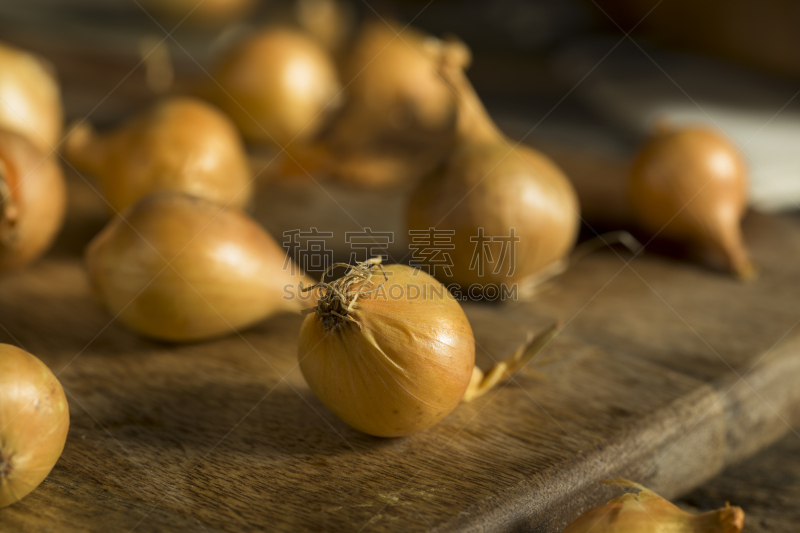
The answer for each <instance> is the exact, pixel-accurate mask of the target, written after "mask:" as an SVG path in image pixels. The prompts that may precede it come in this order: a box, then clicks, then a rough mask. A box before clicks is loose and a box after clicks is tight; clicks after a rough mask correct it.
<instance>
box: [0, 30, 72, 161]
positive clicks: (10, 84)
mask: <svg viewBox="0 0 800 533" xmlns="http://www.w3.org/2000/svg"><path fill="white" fill-rule="evenodd" d="M63 122H64V111H63V109H62V106H61V90H60V88H59V86H58V81H57V80H56V77H55V74H54V73H53V68H52V66H51V65H50V64H49V63H46V62H45V61H43V60H42V59H41V58H39V57H37V56H35V55H33V54H30V53H28V52H26V51H24V50H20V49H18V48H14V47H12V46H9V45H7V44H3V43H0V128H2V129H6V130H11V131H15V132H17V133H19V134H21V135H23V136H24V137H26V138H27V139H28V140H29V141H30V142H32V143H33V144H34V145H35V146H36V147H37V148H38V149H39V150H40V151H41V152H42V153H43V154H49V153H50V152H51V151H52V150H55V149H56V148H57V147H58V145H59V144H60V143H61V130H62V127H63Z"/></svg>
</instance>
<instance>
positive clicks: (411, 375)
mask: <svg viewBox="0 0 800 533" xmlns="http://www.w3.org/2000/svg"><path fill="white" fill-rule="evenodd" d="M377 266H378V265H377V264H376V263H369V262H368V263H361V264H359V265H356V266H354V267H350V268H349V269H348V271H347V273H346V274H345V276H344V277H342V278H340V279H338V280H336V281H333V282H330V283H325V282H324V281H325V279H324V278H323V283H321V284H320V286H319V287H321V290H322V292H323V293H324V294H323V296H321V298H320V301H319V304H318V306H317V307H316V308H314V309H313V310H309V311H311V312H310V313H309V314H308V316H307V317H306V319H305V321H304V322H303V325H302V327H301V330H300V344H299V348H298V350H299V351H298V354H299V359H300V369H301V370H302V372H303V376H305V378H306V381H307V382H308V385H309V387H310V388H311V390H312V391H314V393H315V394H316V395H317V396H318V397H319V398H320V399H321V400H322V402H323V403H324V404H325V405H326V406H328V408H329V409H330V410H331V411H333V412H334V413H335V414H336V415H337V416H338V417H339V418H341V419H342V420H344V421H345V422H347V423H348V424H350V425H351V426H353V427H354V428H356V429H358V430H360V431H363V432H365V433H368V434H370V435H375V436H380V437H397V436H401V435H408V434H410V433H415V432H417V431H420V430H423V429H425V428H427V427H430V426H432V425H434V424H435V423H436V422H438V421H439V420H441V419H442V418H444V417H445V416H447V415H448V414H449V413H450V412H451V411H452V410H453V409H455V407H456V406H457V405H458V403H459V402H460V401H461V399H462V397H463V396H464V393H465V391H466V390H467V387H468V386H469V384H470V380H471V378H472V375H473V368H474V366H475V344H474V338H473V336H472V328H471V327H470V325H469V321H468V320H467V317H466V315H465V314H464V311H463V310H462V309H461V306H460V305H459V303H458V301H456V300H455V299H454V298H453V296H452V295H450V293H449V292H448V291H447V289H446V288H445V287H444V285H442V284H441V283H439V282H438V281H436V280H435V279H434V278H432V277H431V276H429V275H427V274H425V273H424V272H420V271H414V270H413V269H412V268H410V267H408V266H405V265H387V266H386V267H385V276H386V277H385V278H384V272H382V271H379V270H378V269H377ZM386 279H388V281H386V282H385V283H383V282H384V281H385V280H386Z"/></svg>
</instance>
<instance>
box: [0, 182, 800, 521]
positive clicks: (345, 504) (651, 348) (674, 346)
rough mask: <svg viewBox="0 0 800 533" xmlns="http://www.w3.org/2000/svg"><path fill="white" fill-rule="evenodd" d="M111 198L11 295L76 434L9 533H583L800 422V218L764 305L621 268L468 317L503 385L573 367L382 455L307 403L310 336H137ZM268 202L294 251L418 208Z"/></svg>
mask: <svg viewBox="0 0 800 533" xmlns="http://www.w3.org/2000/svg"><path fill="white" fill-rule="evenodd" d="M89 183H90V182H87V181H84V180H82V179H80V178H79V177H76V176H74V175H72V176H71V179H70V194H71V207H72V209H71V210H70V213H71V215H70V218H69V220H68V223H67V226H66V228H65V230H64V232H63V234H62V236H61V238H60V240H59V242H58V244H57V245H56V247H55V248H54V250H53V251H52V252H51V254H50V255H49V256H48V257H47V258H46V259H45V260H43V261H42V262H40V263H38V264H36V265H35V266H33V267H31V268H29V269H27V270H24V271H20V272H18V273H14V274H12V275H8V276H6V277H4V278H3V279H2V280H0V324H2V333H0V340H2V341H4V342H11V343H14V344H18V345H20V346H23V347H25V348H26V349H28V350H29V351H31V352H33V353H35V354H36V355H38V356H39V357H41V358H42V360H44V361H45V362H46V363H47V364H48V365H49V366H50V367H51V368H52V369H53V370H54V371H55V372H57V373H58V375H59V378H60V379H61V381H62V383H63V385H64V388H65V391H66V392H67V396H68V399H69V401H70V413H71V416H72V427H71V430H70V434H69V438H68V441H67V445H66V448H65V451H64V455H63V456H62V458H61V460H60V461H59V463H58V465H57V467H56V468H55V470H54V471H53V473H52V475H51V476H50V477H49V478H48V480H47V481H45V483H44V484H43V485H42V486H41V487H40V488H39V489H38V490H37V491H35V492H34V493H33V494H32V495H30V496H29V497H28V498H26V499H24V500H23V501H22V502H20V503H19V504H16V505H14V506H12V507H10V508H7V509H4V510H2V511H0V524H2V525H3V527H4V528H5V529H9V530H14V531H46V530H53V529H57V530H62V531H70V530H74V531H85V530H88V531H130V530H135V531H162V530H174V531H198V530H201V531H202V530H208V531H257V530H263V529H264V528H269V529H274V530H286V531H297V530H308V531H312V530H328V531H339V530H350V531H358V530H362V529H363V530H364V531H397V530H401V529H402V530H408V531H422V530H429V529H437V530H441V531H461V530H505V531H511V530H529V531H560V530H561V528H563V526H564V525H565V524H566V523H568V522H569V521H570V520H572V519H574V518H575V517H576V516H577V515H578V514H579V513H580V512H582V511H583V510H585V509H586V508H587V507H588V506H591V505H595V504H597V503H600V502H602V501H604V500H606V499H608V498H609V497H610V496H612V495H613V493H614V491H613V490H612V489H608V488H600V487H599V486H598V485H597V481H598V480H600V479H604V478H608V477H616V476H626V477H630V478H632V479H635V480H637V481H640V482H642V483H644V484H646V485H648V486H650V487H652V488H653V489H654V490H657V491H659V492H661V493H662V494H664V495H665V496H666V497H674V496H676V495H679V494H681V493H684V492H686V491H688V490H689V489H691V488H693V487H695V486H697V485H698V484H700V483H701V482H703V481H705V480H707V479H709V478H710V477H712V476H713V475H715V474H716V473H717V472H719V471H720V470H721V469H722V468H724V467H725V465H727V464H729V463H730V462H732V461H737V460H740V459H742V458H744V457H746V456H748V455H750V454H752V453H754V452H755V451H757V450H758V449H760V448H761V447H763V446H764V445H766V444H768V443H770V442H772V441H774V440H776V439H777V438H778V437H780V436H781V435H783V434H784V433H785V432H786V431H788V427H789V425H791V424H796V423H797V422H798V420H800V407H798V406H800V402H799V401H798V400H800V398H799V397H798V396H800V391H799V390H798V389H797V387H796V383H797V379H798V377H800V357H799V356H798V351H799V350H800V336H798V335H796V331H795V330H794V329H793V327H794V326H795V324H796V322H797V320H798V318H800V294H798V293H800V286H798V284H797V277H796V273H795V267H794V265H793V264H791V262H788V261H786V260H785V258H786V257H791V256H795V257H796V256H797V254H798V252H800V250H799V248H800V224H798V222H797V220H796V219H793V218H788V217H787V218H773V217H764V216H755V215H754V216H751V217H750V218H749V219H748V220H747V223H746V225H745V230H746V236H747V240H748V242H749V243H750V244H751V245H752V247H753V250H754V255H755V258H756V260H757V261H758V262H759V264H760V265H761V268H762V276H761V278H760V279H759V280H757V281H755V282H753V283H751V284H741V283H738V282H736V281H734V280H733V279H731V278H729V277H727V276H725V275H722V274H719V273H716V272H712V271H707V270H705V269H703V268H701V267H696V266H692V265H688V264H681V263H677V262H673V261H670V260H668V259H665V258H662V257H650V256H644V257H641V258H636V259H634V260H633V261H632V262H631V263H630V264H628V265H626V261H628V260H630V259H631V256H630V255H629V254H626V253H623V252H620V253H619V255H617V253H615V252H610V251H606V252H598V253H596V254H594V255H591V256H588V257H586V258H584V259H583V260H581V261H580V262H578V263H576V264H574V265H573V266H572V267H571V268H570V269H569V271H568V272H567V273H566V274H565V275H563V276H562V277H561V278H559V279H557V280H556V281H555V282H554V283H552V284H551V285H550V286H549V287H548V288H547V289H546V290H544V291H543V292H541V293H539V294H538V295H537V296H536V297H535V299H534V300H533V301H529V302H516V303H511V304H505V305H490V304H483V305H482V304H479V303H472V304H467V305H466V306H465V307H466V310H467V313H468V316H469V318H470V321H471V322H472V324H473V327H474V329H475V332H476V340H477V344H478V356H479V358H478V362H479V364H480V365H481V366H482V367H484V368H485V367H487V366H488V365H490V364H491V362H492V360H497V359H499V358H501V357H503V356H505V355H507V354H508V353H510V352H511V351H512V350H513V348H514V347H515V346H516V345H517V344H518V343H519V342H521V341H522V340H523V339H524V338H525V335H526V333H527V332H528V331H532V330H533V331H535V330H536V329H538V328H541V327H543V326H545V325H547V324H548V323H550V322H551V321H552V320H554V319H556V318H561V319H562V320H564V321H565V327H564V329H563V331H562V332H561V333H560V335H559V336H558V337H557V338H556V340H555V341H554V343H553V344H552V345H551V346H550V347H549V348H548V349H547V351H546V352H545V353H544V354H543V356H542V357H543V360H545V359H547V360H553V361H552V362H549V363H548V364H546V365H542V364H541V363H540V364H539V365H537V364H536V363H534V364H533V367H532V368H530V369H526V370H524V371H523V372H521V373H520V374H519V375H518V376H517V377H516V378H515V379H514V380H512V381H510V382H509V383H508V384H507V385H506V386H504V387H502V388H499V389H498V390H496V391H495V392H493V393H491V394H489V395H488V396H487V397H484V398H481V399H479V400H477V401H475V402H473V403H471V404H466V405H462V406H460V407H459V408H458V409H456V411H455V412H454V413H452V414H451V415H450V416H448V417H447V418H446V419H445V420H444V421H443V422H442V423H440V424H439V425H437V426H435V427H434V428H432V429H430V430H428V431H425V432H423V433H420V434H417V435H413V436H410V437H407V438H401V439H377V438H372V437H368V436H366V435H363V434H360V433H358V432H357V431H354V430H352V429H350V428H349V427H347V426H346V425H345V424H343V423H342V422H340V421H339V420H338V419H336V418H335V417H334V416H333V415H332V414H331V413H330V412H328V411H327V410H326V409H325V407H324V406H323V405H322V404H321V403H320V402H319V401H318V400H317V399H316V398H315V397H314V395H313V394H312V393H311V392H310V391H309V390H308V389H307V387H306V385H305V383H304V381H303V378H302V376H301V374H300V372H299V370H298V368H297V353H296V350H297V332H298V329H299V324H300V321H301V317H300V316H291V315H287V316H280V317H277V318H274V319H272V320H268V321H266V322H264V323H263V324H261V325H259V326H257V327H254V328H251V329H249V330H246V331H243V332H231V336H229V337H227V338H224V339H221V340H218V341H214V342H208V343H198V344H191V345H180V346H173V345H168V344H160V343H154V342H150V341H147V340H144V339H142V338H139V337H137V336H136V335H134V334H132V333H130V332H129V331H127V330H125V329H124V328H123V327H121V326H120V325H119V324H117V323H116V322H115V321H114V320H113V317H111V316H109V315H107V314H106V313H105V312H104V311H103V310H102V309H101V308H100V307H99V306H98V304H97V303H96V302H95V301H94V300H93V298H92V296H91V294H90V292H89V289H88V284H87V279H86V274H85V271H84V268H83V265H82V261H81V254H82V249H83V247H84V245H85V244H86V242H88V240H89V239H90V238H91V237H92V236H93V235H94V234H95V233H96V232H97V231H98V230H99V229H100V228H101V227H102V225H103V224H104V223H105V221H106V219H107V215H106V211H105V206H104V203H103V202H102V200H101V199H100V198H99V196H97V194H96V193H95V192H94V190H93V188H92V187H91V186H90V185H89ZM320 185H322V187H324V189H325V190H324V191H323V190H322V188H321V187H320ZM260 189H261V193H260V195H259V202H258V204H257V205H258V208H257V210H256V212H255V215H256V217H257V218H259V219H261V220H263V221H264V222H268V224H267V226H268V227H269V229H270V230H271V231H272V232H273V234H275V235H280V234H281V233H282V230H285V229H289V228H294V227H297V226H298V225H299V226H300V227H307V226H308V225H313V224H319V225H320V227H330V228H332V229H333V230H334V232H335V233H337V234H338V233H339V232H341V231H344V230H345V229H347V228H350V227H351V225H353V224H356V222H355V221H357V223H358V224H360V225H362V226H372V227H374V228H383V227H386V228H387V229H389V228H398V227H402V223H401V222H399V221H398V220H396V219H395V218H394V217H395V215H397V214H398V213H400V212H402V206H403V203H404V201H405V200H404V195H403V194H402V191H400V192H396V191H395V192H384V193H376V192H373V193H366V192H353V191H351V190H349V189H344V188H341V187H337V186H336V185H334V184H331V183H326V184H322V183H321V184H319V185H318V184H315V183H314V182H312V181H310V180H301V179H298V180H280V181H279V180H272V181H266V182H262V183H261V184H260ZM378 197H381V198H382V200H381V203H380V205H381V206H382V208H381V209H376V208H375V207H374V206H375V202H376V201H377V199H378ZM365 200H370V201H365ZM337 204H338V205H337ZM344 209H346V210H348V213H349V214H345V213H344V212H343V210H344ZM337 212H338V213H339V214H338V215H337ZM323 223H325V224H330V225H329V226H322V224H323ZM401 240H402V239H398V241H401ZM403 247H404V243H402V242H397V243H395V244H394V245H393V249H392V250H391V253H392V255H396V254H399V253H401V252H402V251H403ZM787 332H788V333H787ZM534 370H536V371H538V372H543V373H544V374H545V375H546V376H547V379H541V378H540V377H538V375H537V374H536V372H534ZM740 376H745V379H744V380H743V381H742V380H740V379H739V377H740ZM733 503H737V502H733Z"/></svg>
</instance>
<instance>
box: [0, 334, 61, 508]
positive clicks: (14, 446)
mask: <svg viewBox="0 0 800 533" xmlns="http://www.w3.org/2000/svg"><path fill="white" fill-rule="evenodd" d="M68 431H69V407H68V405H67V398H66V397H65V396H64V389H62V388H61V383H59V382H58V379H57V378H56V377H55V376H54V375H53V373H52V372H51V371H50V369H48V368H47V367H46V366H45V364H44V363H42V362H41V361H40V360H39V359H37V358H36V357H34V356H33V355H31V354H29V353H28V352H26V351H24V350H20V349H19V348H17V347H15V346H11V345H8V344H0V508H2V507H6V506H8V505H11V504H13V503H14V502H17V501H19V500H21V499H22V498H24V497H25V496H27V495H28V494H29V493H30V492H31V491H32V490H33V489H35V488H36V487H38V486H39V484H40V483H41V482H42V481H44V479H45V478H46V477H47V475H48V474H49V473H50V471H51V470H52V469H53V467H54V466H55V464H56V461H58V458H59V457H61V452H62V451H63V450H64V443H65V442H66V440H67V432H68Z"/></svg>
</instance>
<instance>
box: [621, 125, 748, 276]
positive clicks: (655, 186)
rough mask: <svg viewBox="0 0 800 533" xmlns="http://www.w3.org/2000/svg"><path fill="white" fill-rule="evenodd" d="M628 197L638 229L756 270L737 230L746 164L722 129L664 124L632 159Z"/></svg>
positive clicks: (741, 270) (740, 269) (736, 268)
mask: <svg viewBox="0 0 800 533" xmlns="http://www.w3.org/2000/svg"><path fill="white" fill-rule="evenodd" d="M629 197H630V206H631V211H632V213H633V215H634V217H635V219H636V221H637V223H638V224H639V225H640V226H641V227H642V229H644V230H646V231H648V232H650V233H651V234H659V235H661V236H663V237H667V238H670V239H674V240H678V241H681V242H685V243H688V244H690V245H693V246H695V247H696V248H699V249H701V250H707V251H711V252H713V253H716V254H718V255H722V256H723V257H724V260H725V261H727V262H728V266H729V267H730V269H731V270H732V271H733V272H734V273H736V274H737V275H739V276H741V277H743V278H748V277H752V275H754V267H753V266H752V264H751V263H750V259H749V258H748V254H747V251H746V249H745V247H744V242H743V239H742V233H741V219H742V217H743V216H744V213H745V211H746V210H747V198H748V194H747V168H746V165H745V162H744V160H743V158H742V157H741V156H740V155H739V153H738V151H737V150H736V147H735V146H733V145H732V144H731V143H730V142H729V141H728V140H727V139H725V138H724V136H723V135H722V134H721V133H719V132H716V131H714V130H712V129H709V128H702V127H689V128H675V129H673V128H670V127H669V126H665V127H664V128H662V131H659V132H657V133H656V134H655V135H654V137H653V138H652V139H651V140H650V141H649V142H648V143H647V144H645V146H644V147H643V148H642V150H641V151H640V152H639V154H638V156H637V157H636V159H635V161H634V164H633V167H632V171H631V180H630V188H629Z"/></svg>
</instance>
